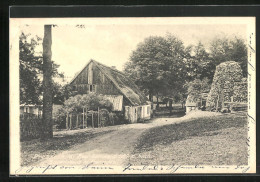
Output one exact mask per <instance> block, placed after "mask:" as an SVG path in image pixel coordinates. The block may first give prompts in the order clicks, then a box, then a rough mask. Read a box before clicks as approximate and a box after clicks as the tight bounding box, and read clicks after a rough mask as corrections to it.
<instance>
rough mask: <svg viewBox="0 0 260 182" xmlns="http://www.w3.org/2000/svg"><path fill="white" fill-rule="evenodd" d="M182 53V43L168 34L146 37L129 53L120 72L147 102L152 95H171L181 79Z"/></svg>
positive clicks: (178, 86) (176, 90) (175, 90)
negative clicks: (144, 95)
mask: <svg viewBox="0 0 260 182" xmlns="http://www.w3.org/2000/svg"><path fill="white" fill-rule="evenodd" d="M184 52H185V51H184V46H183V42H182V41H181V40H179V39H178V38H177V37H175V36H173V35H171V34H167V35H166V36H165V37H161V36H150V37H148V38H146V39H145V40H144V41H143V42H141V43H139V44H138V46H137V49H136V50H134V51H133V52H132V54H131V56H130V60H129V62H128V63H127V64H126V65H125V70H124V71H125V73H126V74H128V75H129V77H130V78H132V79H133V80H134V81H135V83H136V84H137V85H138V86H139V87H140V88H141V89H142V90H143V91H144V92H145V93H146V94H147V95H149V99H150V100H151V99H152V98H153V96H154V95H156V96H159V95H164V96H165V95H172V94H173V93H176V92H178V91H179V89H180V88H182V82H183V79H184V78H185V77H184V76H185V73H184V71H185V68H184V64H183V57H184Z"/></svg>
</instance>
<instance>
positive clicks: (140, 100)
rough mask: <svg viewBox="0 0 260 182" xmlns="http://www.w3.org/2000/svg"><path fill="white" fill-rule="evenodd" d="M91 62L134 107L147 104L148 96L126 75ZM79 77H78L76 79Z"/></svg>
mask: <svg viewBox="0 0 260 182" xmlns="http://www.w3.org/2000/svg"><path fill="white" fill-rule="evenodd" d="M91 62H93V64H95V65H96V66H97V67H98V68H99V69H100V71H101V72H102V73H103V74H104V75H105V76H106V77H107V78H108V79H109V80H111V81H112V82H113V84H114V85H115V87H116V88H117V89H118V90H119V91H120V92H121V93H122V95H123V96H124V97H125V98H126V99H127V100H129V102H130V103H131V104H132V105H142V104H147V101H148V99H147V98H146V96H145V95H144V94H143V93H142V92H141V91H140V90H139V88H138V87H137V85H136V84H135V83H134V82H133V81H132V80H131V79H130V78H128V77H127V76H126V75H125V74H124V73H122V72H120V71H118V70H116V69H114V68H111V67H108V66H106V65H103V64H101V63H99V62H97V61H94V60H90V62H89V63H91ZM89 63H88V64H87V65H86V66H85V67H84V68H83V69H82V70H84V69H85V68H86V67H87V66H88V65H89ZM80 73H81V72H79V74H80ZM79 74H78V75H79ZM78 75H76V76H75V78H76V77H77V76H78ZM75 78H74V79H75ZM74 79H73V80H74ZM73 80H72V81H71V83H72V82H73Z"/></svg>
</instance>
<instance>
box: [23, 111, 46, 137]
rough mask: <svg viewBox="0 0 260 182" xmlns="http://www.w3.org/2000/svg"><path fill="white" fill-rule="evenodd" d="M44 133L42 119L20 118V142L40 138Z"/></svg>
mask: <svg viewBox="0 0 260 182" xmlns="http://www.w3.org/2000/svg"><path fill="white" fill-rule="evenodd" d="M42 131H43V123H42V118H40V117H38V116H36V115H32V114H31V115H26V116H25V117H24V116H22V117H20V140H21V141H23V140H28V139H35V138H40V137H41V135H42Z"/></svg>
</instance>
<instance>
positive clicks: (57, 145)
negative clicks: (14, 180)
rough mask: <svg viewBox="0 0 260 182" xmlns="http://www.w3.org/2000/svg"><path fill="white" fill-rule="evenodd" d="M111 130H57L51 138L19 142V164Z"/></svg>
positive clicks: (42, 157)
mask: <svg viewBox="0 0 260 182" xmlns="http://www.w3.org/2000/svg"><path fill="white" fill-rule="evenodd" d="M112 131H113V130H104V131H100V130H98V131H97V130H92V129H90V130H78V131H76V130H75V131H65V132H57V133H56V134H55V135H54V137H53V138H52V139H46V140H40V139H33V140H28V141H22V142H21V159H22V160H21V165H22V166H27V165H33V164H34V163H36V162H38V161H40V160H42V159H44V158H48V157H51V156H54V155H56V154H57V153H59V152H62V151H64V150H67V149H69V148H71V147H73V146H75V145H77V144H81V143H83V142H86V141H87V140H90V139H92V138H94V137H97V136H99V135H103V134H106V133H109V132H112Z"/></svg>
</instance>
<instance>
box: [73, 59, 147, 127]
mask: <svg viewBox="0 0 260 182" xmlns="http://www.w3.org/2000/svg"><path fill="white" fill-rule="evenodd" d="M70 84H71V85H72V88H73V91H76V92H77V93H78V94H88V93H91V92H95V93H97V94H102V95H105V96H107V98H108V99H109V100H110V101H111V102H112V103H113V110H114V111H117V112H123V113H124V116H125V119H126V120H128V121H129V122H130V123H135V122H138V121H139V120H145V119H150V116H151V104H150V102H149V101H148V99H147V97H146V96H145V95H144V94H143V93H142V92H141V91H140V90H139V88H138V87H137V85H136V84H135V83H134V82H133V81H132V80H131V79H129V78H128V77H127V76H126V75H125V74H123V73H122V72H120V71H118V70H116V69H114V68H112V67H108V66H105V65H103V64H101V63H99V62H97V61H94V60H90V61H89V63H88V64H87V65H86V66H85V67H84V68H83V69H82V70H81V71H80V72H79V73H78V74H77V75H76V76H75V77H74V78H73V79H72V80H71V82H70Z"/></svg>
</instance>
